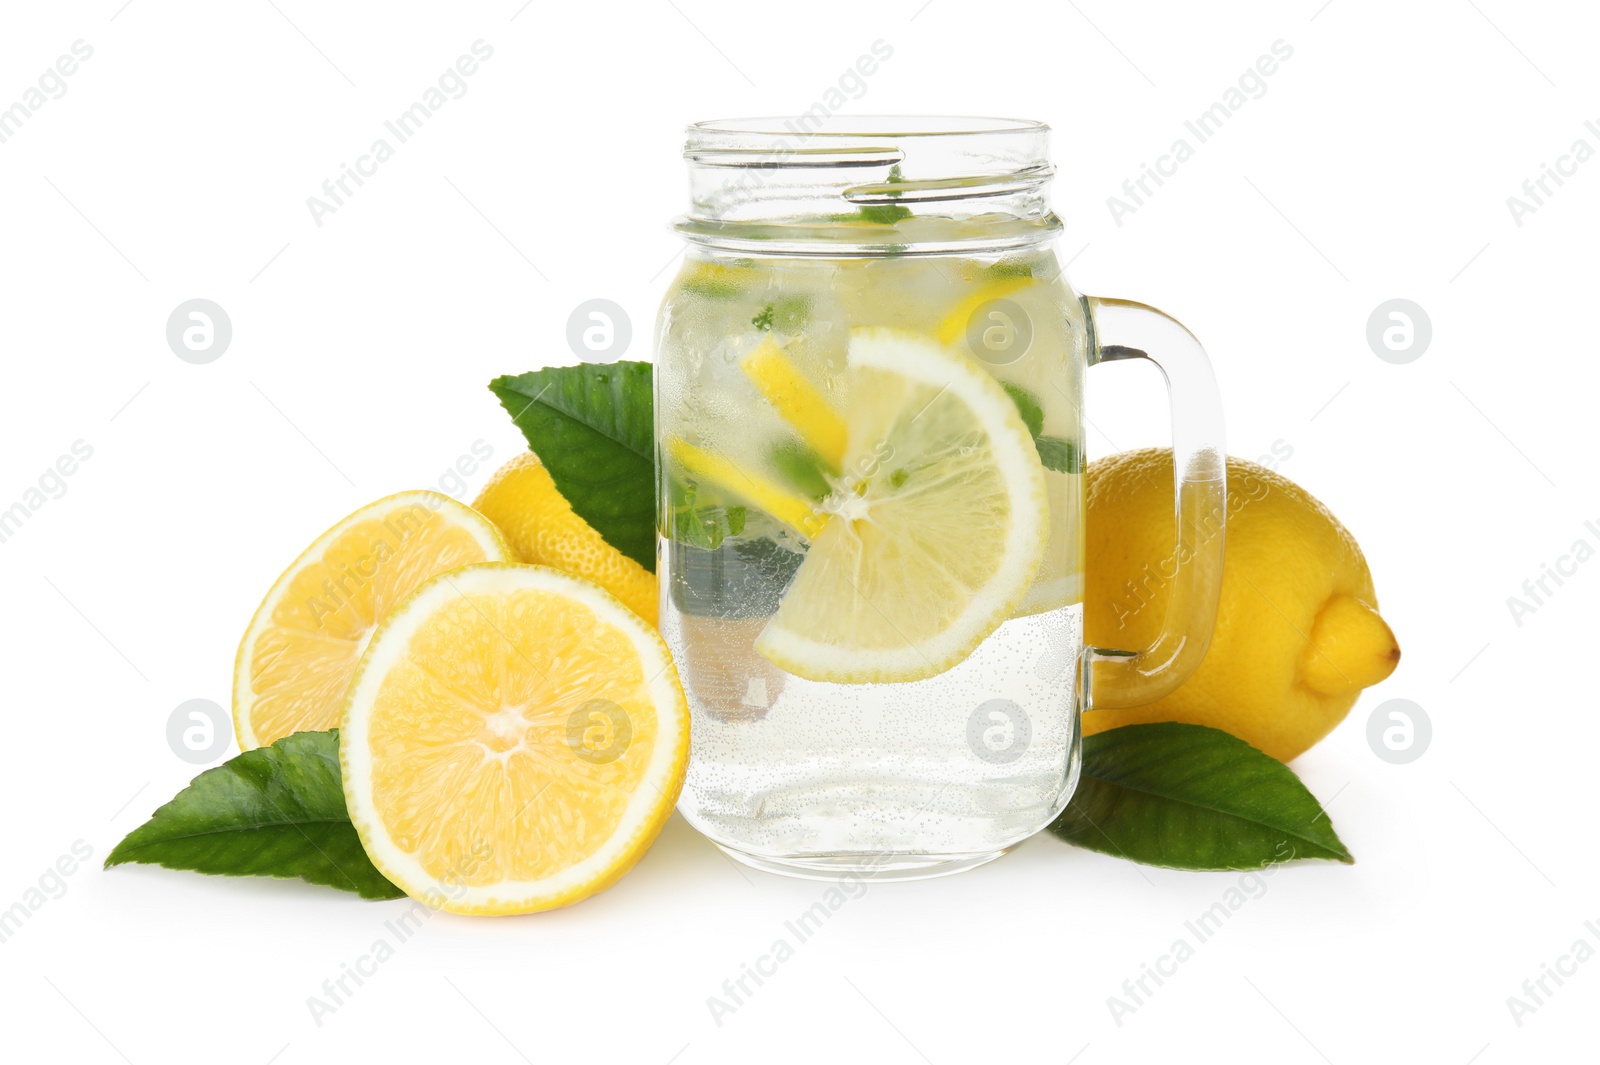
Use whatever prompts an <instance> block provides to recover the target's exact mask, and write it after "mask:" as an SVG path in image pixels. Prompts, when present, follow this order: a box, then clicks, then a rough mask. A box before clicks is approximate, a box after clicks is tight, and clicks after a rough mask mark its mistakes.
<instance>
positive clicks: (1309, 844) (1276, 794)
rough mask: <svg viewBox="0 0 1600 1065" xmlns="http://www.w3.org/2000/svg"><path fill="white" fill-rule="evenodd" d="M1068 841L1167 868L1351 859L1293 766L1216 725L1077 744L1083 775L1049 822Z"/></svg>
mask: <svg viewBox="0 0 1600 1065" xmlns="http://www.w3.org/2000/svg"><path fill="white" fill-rule="evenodd" d="M1050 831H1051V832H1053V833H1054V834H1055V835H1057V836H1059V837H1061V838H1062V839H1064V840H1066V841H1067V842H1068V843H1072V844H1075V845H1077V846H1079V847H1086V848H1088V849H1089V850H1094V851H1100V852H1101V853H1104V854H1110V855H1115V856H1116V857H1119V858H1129V859H1131V860H1133V861H1136V862H1143V863H1145V864H1146V865H1163V866H1168V867H1170V868H1173V869H1259V868H1261V867H1263V866H1265V865H1270V864H1275V863H1277V862H1282V861H1286V860H1289V859H1291V858H1324V859H1331V860H1334V861H1340V862H1353V861H1354V860H1355V859H1354V858H1352V857H1351V856H1350V852H1349V851H1348V850H1346V849H1345V846H1344V844H1343V843H1341V842H1340V841H1339V837H1338V835H1337V834H1336V833H1335V832H1334V830H1333V822H1332V821H1331V820H1329V818H1328V815H1327V813H1326V812H1325V811H1324V810H1323V809H1322V806H1321V804H1320V803H1318V802H1317V800H1316V797H1315V796H1313V795H1312V794H1311V792H1309V791H1307V790H1306V786H1305V785H1304V784H1302V783H1301V782H1300V778H1299V777H1297V776H1295V775H1294V772H1293V770H1291V769H1290V768H1289V767H1288V766H1286V765H1284V764H1283V763H1282V762H1279V761H1278V760H1277V759H1275V758H1271V757H1269V756H1268V755H1265V754H1263V753H1262V752H1261V751H1258V750H1256V748H1254V747H1252V746H1250V745H1249V744H1248V743H1245V742H1244V741H1243V740H1240V739H1235V738H1234V737H1233V736H1230V735H1228V734H1227V733H1226V732H1222V731H1220V730H1218V729H1213V728H1206V727H1204V726H1201V725H1186V724H1179V723H1177V722H1161V723H1158V724H1150V725H1126V726H1124V727H1122V728H1117V729H1111V730H1110V731H1107V732H1101V733H1098V734H1096V735H1093V736H1090V737H1088V738H1087V739H1086V740H1084V742H1083V777H1082V779H1081V780H1080V782H1079V784H1078V790H1077V791H1076V792H1075V793H1074V794H1073V796H1072V801H1071V803H1069V804H1068V806H1067V809H1066V811H1065V812H1064V813H1062V815H1061V816H1060V817H1059V818H1057V819H1056V821H1055V823H1054V824H1052V825H1051V826H1050Z"/></svg>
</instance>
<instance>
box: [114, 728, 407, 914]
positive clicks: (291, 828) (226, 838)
mask: <svg viewBox="0 0 1600 1065" xmlns="http://www.w3.org/2000/svg"><path fill="white" fill-rule="evenodd" d="M126 862H142V863H145V864H148V865H164V866H166V867H167V868H168V869H192V870H194V871H195V872H198V873H209V874H212V875H221V876H277V877H286V878H288V877H299V878H300V879H302V880H307V881H310V882H311V883H313V884H324V885H326V886H328V887H336V888H339V889H340V890H341V891H353V892H355V893H356V894H358V895H360V896H361V897H362V898H365V899H398V898H400V897H402V896H403V895H404V894H405V893H404V892H403V891H401V890H400V889H399V888H397V887H395V886H394V885H393V884H391V883H389V881H388V880H386V879H384V876H383V874H382V873H380V872H378V870H377V868H376V867H374V866H373V864H372V862H371V860H369V859H368V858H367V852H366V851H365V850H363V849H362V846H361V840H360V838H359V837H358V836H357V835H356V830H355V826H354V825H352V824H351V823H350V815H349V813H348V812H347V811H346V809H345V804H344V787H343V785H342V783H341V778H340V772H339V733H338V731H337V730H334V731H330V732H296V733H295V734H294V735H292V736H285V737H284V738H283V739H281V740H279V741H278V742H277V743H274V744H273V745H272V746H271V747H258V748H256V749H255V750H253V751H246V752H244V753H243V754H241V755H239V756H238V757H237V758H230V759H229V760H228V761H226V762H224V763H223V764H222V765H219V766H217V767H216V768H215V769H208V770H206V771H205V772H204V773H201V774H200V775H199V776H197V777H195V778H194V780H193V781H191V782H190V783H189V786H188V787H187V788H184V789H183V790H182V791H180V792H179V793H178V794H177V797H176V798H174V799H173V800H172V801H171V802H169V803H167V804H166V805H165V806H163V807H161V809H159V810H157V811H156V812H155V813H154V814H153V815H152V816H151V818H150V820H148V821H146V822H145V823H144V824H142V825H140V826H139V827H138V828H136V829H134V830H133V831H132V832H130V833H128V836H127V838H126V839H124V840H123V841H122V842H121V843H119V844H117V846H116V848H115V849H114V850H113V851H112V852H111V854H110V855H109V856H108V857H107V858H106V866H107V867H108V868H109V867H110V866H113V865H122V864H124V863H126Z"/></svg>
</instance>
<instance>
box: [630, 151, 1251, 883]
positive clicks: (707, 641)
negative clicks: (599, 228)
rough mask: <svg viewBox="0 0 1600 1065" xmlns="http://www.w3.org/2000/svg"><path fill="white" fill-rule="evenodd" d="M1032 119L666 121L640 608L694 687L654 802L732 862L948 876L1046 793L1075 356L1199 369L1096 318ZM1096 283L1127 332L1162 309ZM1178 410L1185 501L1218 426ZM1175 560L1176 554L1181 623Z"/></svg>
mask: <svg viewBox="0 0 1600 1065" xmlns="http://www.w3.org/2000/svg"><path fill="white" fill-rule="evenodd" d="M812 121H813V122H814V121H815V120H812ZM797 123H801V124H802V125H803V126H804V127H805V128H801V129H797V128H796V124H797ZM1046 136H1047V131H1046V129H1045V127H1043V126H1041V125H1038V124H1035V123H1026V122H1011V121H1006V120H976V121H974V120H963V121H962V124H960V125H949V124H946V123H942V122H929V121H928V120H913V119H885V120H876V121H874V120H867V121H863V120H851V122H850V123H844V122H841V121H834V122H831V123H824V124H820V125H816V126H815V128H811V123H803V122H802V120H788V121H787V122H785V121H784V120H769V121H751V122H734V123H703V124H701V125H698V126H695V127H691V129H690V138H689V144H688V147H687V149H686V152H685V154H686V157H687V158H688V160H689V163H690V170H691V186H692V193H693V204H692V207H691V210H690V213H689V214H688V215H687V216H686V217H685V218H683V219H682V220H680V222H679V224H678V229H679V231H680V232H681V233H682V234H683V235H684V236H685V237H686V238H687V239H688V241H689V242H690V247H689V250H688V253H687V254H686V256H685V259H684V262H683V266H682V269H681V270H680V271H679V273H678V275H677V277H676V278H675V279H674V280H673V282H672V284H671V288H670V290H669V292H668V294H667V296H666V299H665V301H664V303H663V306H662V310H661V314H660V318H659V322H658V327H657V336H656V366H655V380H656V404H655V418H656V439H657V469H658V481H659V483H658V500H659V504H660V506H659V540H658V544H659V565H658V572H659V574H660V586H661V631H662V634H663V636H664V637H665V638H666V640H667V643H668V645H669V647H670V648H671V650H672V652H673V656H674V658H675V660H676V661H677V662H678V664H679V669H680V674H681V676H682V679H683V682H684V687H685V691H686V694H687V696H688V700H689V704H690V708H691V712H692V728H691V736H692V740H691V758H690V768H689V774H688V779H687V781H686V784H685V787H684V791H683V797H682V799H681V801H680V804H679V808H680V810H681V811H682V812H683V814H684V815H685V817H687V818H688V820H689V821H690V822H691V823H692V824H693V825H695V827H696V828H698V829H699V830H700V831H702V832H704V833H705V834H706V835H708V836H709V837H710V838H711V839H713V840H714V841H715V842H717V843H718V844H719V845H720V846H722V847H723V848H724V849H726V850H727V851H728V852H729V853H731V854H733V855H734V856H735V857H737V858H739V859H740V860H742V861H745V862H748V863H750V864H753V865H756V866H759V867H764V868H769V869H774V870H776V871H781V872H788V873H795V874H799V875H816V876H838V875H845V874H850V873H871V874H873V875H877V876H901V877H909V876H926V875H932V874H935V873H941V872H950V871H955V870H958V869H962V868H968V867H971V866H973V865H976V864H980V863H981V862H984V861H987V860H989V859H991V858H993V857H996V856H998V855H999V854H1001V853H1003V852H1004V851H1005V850H1006V849H1007V848H1008V847H1010V846H1012V845H1014V844H1015V843H1017V842H1018V841H1020V840H1022V839H1024V838H1026V837H1027V836H1028V835H1030V834H1032V833H1033V832H1035V831H1037V830H1038V829H1039V828H1041V827H1042V826H1043V825H1045V824H1047V823H1048V822H1049V821H1050V820H1051V819H1053V818H1054V817H1055V816H1056V815H1057V814H1058V813H1059V812H1060V810H1061V809H1062V808H1063V806H1064V805H1065V803H1066V802H1067V800H1068V798H1069V797H1070V795H1071V790H1072V787H1073V785H1074V783H1075V779H1076V774H1077V771H1078V750H1079V725H1078V714H1079V712H1080V710H1081V709H1082V707H1083V705H1084V698H1085V692H1084V676H1085V672H1084V664H1085V662H1086V661H1090V660H1092V658H1086V656H1085V654H1084V648H1083V640H1082V602H1083V594H1084V557H1083V544H1084V537H1083V521H1084V482H1083V461H1084V460H1083V455H1084V447H1083V415H1082V409H1081V408H1082V397H1083V374H1084V371H1085V369H1086V368H1087V366H1088V365H1090V364H1091V363H1092V362H1094V361H1096V360H1097V359H1099V358H1127V357H1151V358H1158V357H1159V358H1160V359H1161V361H1162V365H1163V367H1164V368H1168V363H1169V362H1170V361H1171V360H1187V362H1186V363H1185V371H1186V372H1187V375H1188V377H1191V378H1192V377H1196V374H1195V369H1196V366H1198V368H1199V369H1200V370H1204V369H1205V366H1204V355H1203V353H1202V352H1200V349H1199V347H1198V345H1195V344H1193V343H1192V338H1190V344H1191V345H1192V350H1189V349H1185V348H1184V345H1182V344H1181V343H1179V344H1173V345H1171V346H1172V347H1173V348H1174V349H1175V350H1172V351H1165V350H1163V351H1161V352H1155V353H1148V354H1147V353H1146V352H1145V351H1143V350H1140V349H1139V348H1137V347H1133V346H1128V345H1123V346H1119V347H1114V348H1113V347H1111V346H1110V345H1107V344H1105V343H1104V342H1103V341H1099V340H1097V337H1096V332H1095V329H1096V313H1097V306H1099V304H1098V303H1097V301H1091V300H1085V299H1083V298H1082V297H1080V296H1078V295H1077V294H1076V293H1075V292H1073V291H1072V289H1071V287H1070V286H1069V285H1068V284H1067V282H1066V280H1065V278H1064V277H1063V275H1062V270H1061V264H1060V263H1059V261H1058V259H1057V257H1056V253H1055V249H1054V246H1053V241H1054V238H1055V236H1056V235H1057V234H1058V232H1059V230H1060V228H1061V226H1060V222H1059V221H1058V220H1057V218H1056V217H1055V215H1054V214H1053V213H1051V212H1050V210H1049V207H1048V204H1047V202H1046V200H1045V188H1046V185H1047V183H1048V180H1049V176H1050V167H1049V164H1048V159H1047V157H1046V155H1045V143H1046ZM1106 306H1107V311H1106V312H1105V315H1106V317H1107V318H1110V317H1117V318H1118V320H1119V322H1121V323H1122V324H1123V326H1124V331H1125V332H1128V333H1130V334H1133V333H1137V332H1138V331H1139V326H1140V324H1141V323H1148V324H1149V325H1150V326H1152V327H1161V326H1167V325H1172V326H1175V323H1171V321H1170V319H1166V318H1165V317H1164V316H1159V312H1154V311H1150V310H1149V309H1147V308H1142V307H1139V306H1138V305H1131V304H1118V305H1115V306H1114V307H1113V306H1111V304H1110V301H1108V302H1107V305H1106ZM1141 315H1142V316H1149V317H1148V318H1143V317H1140V318H1138V319H1137V320H1135V316H1141ZM1124 318H1125V319H1127V321H1126V322H1123V319H1124ZM1177 328H1178V329H1179V331H1180V332H1181V327H1177ZM1183 335H1184V336H1185V337H1187V334H1186V333H1184V334H1183ZM1196 359H1198V360H1199V362H1198V363H1196V362H1195V360H1196ZM1203 376H1204V381H1207V382H1208V381H1209V373H1208V371H1207V372H1206V373H1205V374H1204V375H1203ZM1174 387H1175V390H1176V385H1175V386H1174ZM1202 391H1203V389H1202ZM1175 398H1181V397H1175ZM1210 398H1211V399H1213V400H1214V395H1212V396H1211V397H1210ZM1198 399H1199V401H1200V402H1201V403H1202V404H1203V402H1204V401H1205V400H1206V399H1207V397H1206V396H1205V395H1201V396H1199V397H1198ZM1190 423H1192V424H1190ZM1180 429H1183V435H1184V439H1183V440H1181V441H1179V442H1178V443H1179V451H1178V453H1179V455H1180V458H1181V460H1182V461H1184V462H1185V464H1186V466H1187V468H1185V469H1180V485H1184V486H1187V487H1188V488H1189V489H1190V491H1189V496H1188V498H1187V500H1185V498H1184V494H1183V492H1182V491H1180V493H1179V498H1178V500H1177V501H1176V502H1177V503H1178V504H1179V505H1181V506H1187V507H1190V508H1191V509H1193V508H1195V507H1202V506H1203V507H1209V506H1213V505H1215V504H1217V503H1218V502H1219V500H1220V496H1219V495H1218V493H1220V492H1221V490H1222V489H1221V487H1220V485H1217V484H1211V486H1210V487H1209V488H1204V486H1206V485H1207V483H1208V481H1207V477H1208V475H1209V474H1210V473H1214V472H1215V471H1211V470H1209V468H1208V466H1207V461H1206V457H1207V456H1208V455H1210V454H1211V453H1212V452H1213V451H1215V452H1216V453H1217V454H1220V432H1221V430H1220V421H1218V420H1217V416H1216V412H1215V410H1214V409H1213V410H1211V411H1209V412H1202V415H1201V416H1198V417H1191V418H1190V419H1189V422H1188V423H1185V425H1184V426H1179V424H1178V422H1177V421H1176V420H1175V433H1177V432H1178V431H1179V430H1180ZM1212 480H1213V481H1214V480H1215V478H1212ZM1196 485H1200V486H1202V488H1204V491H1199V490H1197V489H1196V488H1195V486H1196ZM1206 492H1209V493H1210V494H1209V495H1207V494H1206ZM1217 540H1218V541H1219V542H1218V543H1217V545H1216V549H1217V550H1218V551H1220V537H1218V538H1217ZM1199 550H1201V551H1202V552H1203V551H1206V550H1209V548H1208V547H1206V545H1199ZM1190 555H1191V557H1190V558H1189V559H1188V560H1186V561H1184V562H1183V563H1182V564H1181V565H1180V566H1179V570H1180V572H1179V574H1178V575H1177V576H1175V578H1174V579H1175V581H1178V582H1179V583H1182V582H1183V581H1184V580H1188V581H1189V582H1190V583H1191V584H1197V591H1198V592H1199V593H1201V599H1202V601H1201V602H1200V604H1199V607H1200V609H1199V610H1197V611H1194V612H1195V613H1199V614H1204V609H1203V607H1204V602H1203V598H1204V596H1203V593H1204V591H1205V588H1204V587H1203V585H1204V581H1205V577H1206V574H1205V567H1204V565H1203V560H1199V559H1197V558H1195V557H1194V552H1192V551H1191V552H1190ZM1218 568H1220V567H1218ZM1210 576H1211V578H1212V579H1213V580H1214V577H1215V574H1214V573H1213V574H1211V575H1210ZM1212 594H1213V599H1214V590H1213V593H1212ZM1190 605H1191V606H1192V605H1193V604H1192V603H1191V604H1190ZM1168 620H1169V626H1177V627H1178V628H1184V627H1187V628H1188V629H1189V630H1197V629H1199V628H1201V627H1202V626H1201V624H1200V622H1201V621H1203V623H1204V628H1206V629H1207V630H1208V629H1209V621H1210V616H1209V614H1205V616H1204V617H1203V618H1200V619H1195V620H1194V622H1193V623H1192V624H1191V619H1189V618H1176V619H1175V618H1169V619H1168ZM1187 642H1188V644H1189V646H1190V648H1191V649H1192V647H1193V646H1194V644H1195V642H1196V640H1195V636H1194V635H1193V634H1191V635H1190V636H1189V638H1188V641H1187ZM1203 642H1204V639H1203V635H1201V637H1200V639H1199V643H1200V646H1201V647H1202V649H1203ZM1152 655H1154V656H1155V657H1152ZM1178 657H1179V658H1184V661H1178V660H1176V659H1174V658H1173V657H1172V655H1171V654H1170V648H1169V649H1166V650H1162V649H1159V648H1152V649H1146V651H1145V652H1143V653H1142V654H1141V653H1140V652H1139V651H1137V650H1135V651H1134V652H1130V653H1119V654H1117V655H1115V656H1110V655H1108V656H1105V662H1106V666H1107V669H1106V680H1107V683H1108V686H1109V687H1110V688H1112V689H1115V688H1117V687H1118V686H1119V685H1120V686H1121V687H1123V688H1125V689H1128V690H1130V691H1131V690H1132V688H1134V687H1137V686H1138V685H1140V684H1141V683H1142V684H1144V686H1145V689H1146V690H1149V688H1150V685H1151V683H1152V682H1155V683H1170V685H1171V686H1175V685H1176V683H1178V682H1180V681H1181V679H1182V675H1179V674H1180V672H1181V673H1182V674H1183V675H1186V673H1187V671H1188V670H1190V669H1192V668H1193V664H1194V663H1193V662H1190V661H1187V657H1192V656H1183V655H1180V656H1178ZM1158 658H1159V659H1162V660H1159V661H1158V660H1156V659H1158ZM1169 659H1170V660H1169ZM1136 675H1137V676H1136ZM1140 677H1142V678H1143V680H1140V679H1139V678H1140Z"/></svg>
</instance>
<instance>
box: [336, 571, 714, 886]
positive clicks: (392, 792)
mask: <svg viewBox="0 0 1600 1065" xmlns="http://www.w3.org/2000/svg"><path fill="white" fill-rule="evenodd" d="M339 755H340V762H341V765H342V766H343V771H344V789H345V800H346V803H347V805H348V807H349V811H350V819H351V821H352V822H353V823H354V825H355V827H356V831H357V833H358V834H359V835H360V837H361V842H362V844H363V845H364V846H365V847H366V850H367V854H368V855H369V856H370V857H371V859H372V861H373V864H374V865H376V866H377V867H378V869H379V870H380V871H382V873H383V874H384V875H385V876H386V877H388V878H389V879H390V880H391V881H393V882H394V883H395V884H396V885H397V886H399V887H400V888H401V889H402V890H404V891H405V892H406V893H407V894H408V895H411V896H412V897H413V898H418V899H422V900H424V901H425V902H427V904H428V905H430V906H433V907H435V908H439V909H444V910H447V911H450V912H453V913H468V914H516V913H532V912H535V911H539V910H548V909H552V908H554V907H558V906H565V905H568V904H570V903H573V902H577V901H579V900H580V899H584V898H587V897H589V896H590V895H593V894H595V893H596V892H598V891H601V890H603V889H605V888H606V887H609V886H610V885H611V884H613V883H615V882H616V881H617V880H618V879H619V878H621V876H622V875H623V873H625V872H627V870H628V869H629V868H631V867H632V866H633V864H634V863H635V862H637V861H638V859H639V858H640V857H641V856H642V855H643V854H644V852H645V850H646V849H647V848H648V847H649V845H650V843H651V842H652V841H653V840H654V839H655V837H656V835H657V834H658V833H659V832H660V831H661V827H662V826H663V825H664V824H665V823H666V820H667V817H668V816H669V815H670V814H671V813H672V809H673V805H674V803H676V801H677V798H678V792H679V790H680V789H681V788H682V785H683V776H684V771H685V769H686V767H687V764H688V756H689V710H688V705H687V703H686V702H685V700H684V696H683V689H682V687H681V686H680V684H679V682H678V675H677V672H676V671H675V669H674V668H673V664H672V660H671V658H670V657H669V656H668V653H667V648H666V645H665V644H664V643H663V642H662V640H661V637H660V636H659V635H658V634H657V633H656V631H655V630H654V629H653V628H652V627H651V626H650V625H648V624H647V623H645V622H644V621H643V620H642V619H640V618H639V616H638V615H637V614H635V613H634V612H633V611H631V610H629V609H628V608H627V607H625V606H624V605H623V604H622V603H621V602H620V601H619V600H618V599H616V598H615V597H614V596H612V595H611V594H610V593H609V592H606V591H604V590H603V589H601V588H599V587H597V586H595V585H593V584H590V583H589V582H588V581H584V580H580V579H578V578H576V577H571V576H568V575H567V574H564V573H560V572H557V571H556V570H553V569H549V568H546V567H544V566H529V565H515V564H504V563H502V564H485V565H477V566H469V567H467V568H465V569H460V570H455V571H453V572H450V573H444V574H441V575H439V576H438V577H435V578H434V579H433V580H431V581H429V582H428V583H426V584H424V585H423V586H422V587H421V588H419V589H418V590H417V591H416V593H415V594H414V595H413V596H412V597H411V598H410V599H409V600H407V601H406V602H405V603H403V604H401V605H400V606H399V607H398V608H397V609H396V610H395V611H394V612H393V613H391V614H390V615H389V617H388V619H387V620H386V621H385V622H384V623H383V624H382V625H381V626H380V627H379V629H378V632H377V634H376V635H375V636H374V637H373V640H372V645H371V647H370V648H368V651H367V654H366V656H365V657H364V658H363V659H362V661H361V665H360V668H359V670H358V671H357V674H356V676H355V679H354V680H353V681H352V682H351V684H350V690H349V694H348V697H347V699H346V701H345V706H344V716H343V720H342V723H341V730H340V734H339Z"/></svg>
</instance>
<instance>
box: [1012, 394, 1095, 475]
mask: <svg viewBox="0 0 1600 1065" xmlns="http://www.w3.org/2000/svg"><path fill="white" fill-rule="evenodd" d="M1000 387H1001V388H1004V389H1005V390H1006V395H1008V396H1010V397H1011V402H1013V403H1015V404H1016V405H1017V413H1018V414H1020V415H1021V416H1022V424H1024V425H1026V426H1027V427H1028V435H1030V436H1032V437H1033V446H1034V447H1036V448H1038V449H1039V461H1040V462H1042V463H1044V468H1045V469H1047V470H1054V471H1055V472H1057V473H1082V472H1083V456H1082V455H1080V454H1079V452H1078V446H1077V445H1076V444H1074V443H1073V442H1072V441H1071V440H1066V439H1063V438H1062V437H1059V436H1041V435H1039V434H1040V433H1041V432H1043V431H1044V408H1043V407H1041V406H1040V405H1039V400H1038V397H1036V396H1035V395H1034V394H1033V393H1032V392H1029V391H1028V390H1027V389H1026V388H1023V387H1022V386H1021V385H1014V384H1009V383H1007V382H1004V381H1002V382H1000Z"/></svg>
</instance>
